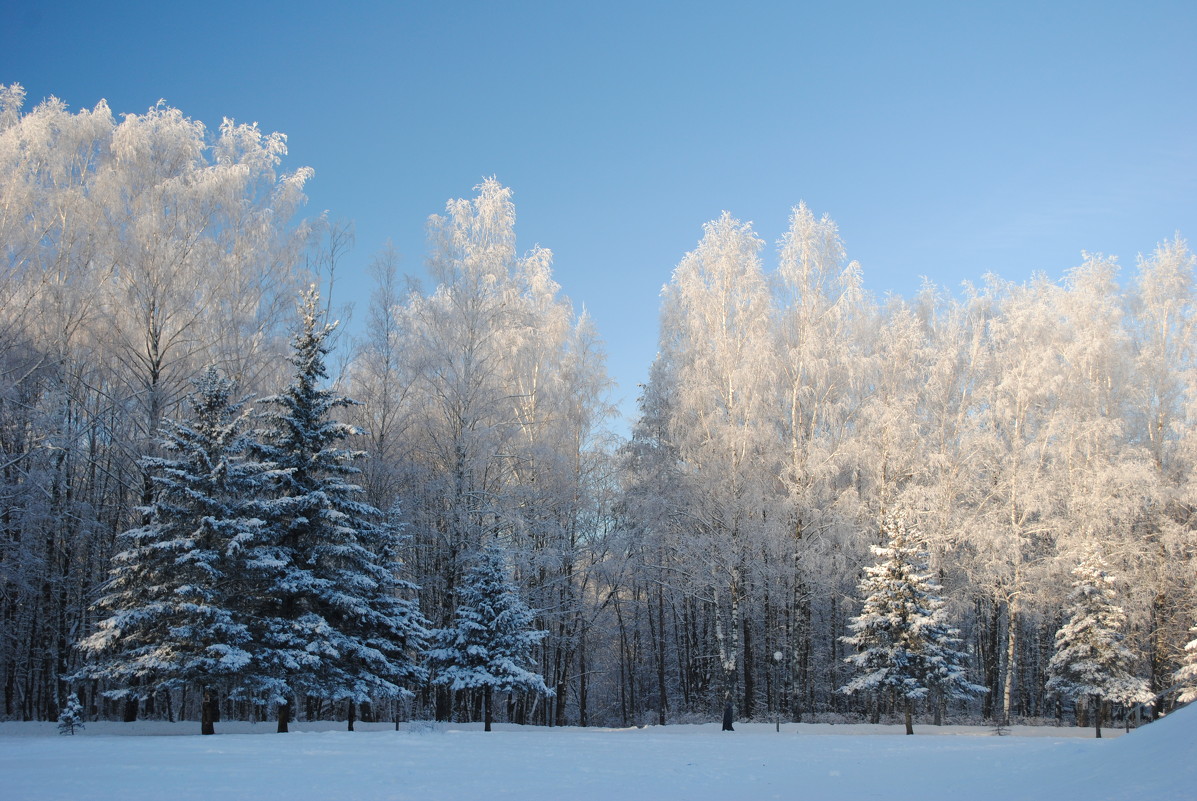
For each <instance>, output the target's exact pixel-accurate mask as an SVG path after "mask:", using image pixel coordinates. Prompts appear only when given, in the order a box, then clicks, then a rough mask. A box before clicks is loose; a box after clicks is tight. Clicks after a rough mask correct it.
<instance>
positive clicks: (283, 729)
mask: <svg viewBox="0 0 1197 801" xmlns="http://www.w3.org/2000/svg"><path fill="white" fill-rule="evenodd" d="M290 722H291V701H290V699H288V700H286V701H283V702H282V703H281V704H279V705H278V733H279V734H286V733H287V732H289V731H290V730H291V729H290V728H289V727H288V724H289V723H290Z"/></svg>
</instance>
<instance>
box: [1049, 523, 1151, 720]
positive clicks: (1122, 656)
mask: <svg viewBox="0 0 1197 801" xmlns="http://www.w3.org/2000/svg"><path fill="white" fill-rule="evenodd" d="M1072 574H1073V575H1074V576H1076V580H1075V581H1074V582H1073V583H1072V588H1073V589H1072V595H1071V596H1070V598H1069V601H1070V608H1069V610H1068V620H1067V621H1066V622H1065V623H1064V625H1063V626H1061V627H1060V629H1059V630H1058V631H1056V652H1055V653H1054V654H1053V655H1052V659H1051V662H1049V663H1048V666H1047V673H1048V680H1047V690H1048V692H1050V693H1052V694H1053V695H1056V696H1058V697H1059V698H1060V699H1061V700H1067V701H1073V702H1075V704H1076V708H1077V718H1078V721H1080V720H1083V719H1084V716H1085V713H1086V709H1087V707H1089V706H1090V705H1092V708H1091V710H1090V711H1091V713H1092V715H1093V727H1094V731H1095V733H1096V736H1097V737H1101V722H1102V717H1103V715H1104V714H1105V709H1106V706H1107V704H1109V703H1117V704H1123V705H1126V706H1130V705H1133V704H1146V703H1150V702H1151V701H1153V700H1154V696H1153V694H1152V692H1151V690H1150V689H1149V688H1148V686H1147V682H1146V681H1144V680H1143V679H1141V678H1139V677H1138V676H1137V675H1135V657H1134V654H1132V653H1131V651H1130V649H1129V648H1127V647H1126V644H1125V642H1124V639H1125V635H1124V633H1123V631H1124V629H1125V628H1126V612H1124V611H1123V609H1122V607H1121V606H1119V605H1118V603H1117V596H1118V593H1117V590H1116V589H1115V585H1116V583H1117V582H1116V580H1115V578H1114V576H1113V575H1111V574H1110V571H1109V567H1108V565H1107V564H1106V561H1105V559H1104V558H1103V557H1102V555H1101V552H1100V550H1099V549H1098V548H1096V547H1093V546H1090V549H1089V551H1088V552H1087V553H1086V554H1085V556H1084V557H1083V558H1082V560H1081V562H1080V563H1079V564H1078V565H1077V566H1076V567H1075V568H1073V570H1072Z"/></svg>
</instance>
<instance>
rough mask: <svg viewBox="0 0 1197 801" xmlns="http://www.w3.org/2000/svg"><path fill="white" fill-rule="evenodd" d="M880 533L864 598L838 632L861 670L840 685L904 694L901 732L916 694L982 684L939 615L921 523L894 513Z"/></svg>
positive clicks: (973, 691) (963, 691)
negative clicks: (973, 678) (844, 631)
mask: <svg viewBox="0 0 1197 801" xmlns="http://www.w3.org/2000/svg"><path fill="white" fill-rule="evenodd" d="M883 533H884V534H885V536H886V537H887V540H888V541H887V543H886V544H885V545H882V546H874V547H873V553H874V554H876V556H877V557H878V561H877V564H876V565H874V566H872V567H866V568H865V578H864V579H863V580H862V581H861V583H860V592H861V595H863V596H864V602H863V606H862V608H861V611H860V614H859V615H857V616H856V617H854V618H853V619H852V622H851V623H850V624H849V628H850V629H851V630H852V634H851V635H848V636H846V637H844V638H843V640H844V642H845V643H846V644H848V645H853V646H855V647H856V649H857V653H856V654H855V655H853V656H850V657H848V658H847V660H846V661H847V662H848V663H849V664H851V665H853V666H854V667H855V668H856V669H857V671H858V673H859V675H857V676H856V677H855V678H854V679H852V680H851V681H849V682H848V683H847V684H845V685H844V686H843V687H841V688H840V691H841V692H844V693H848V694H852V693H857V692H872V693H875V694H876V695H877V696H878V701H880V700H882V699H885V698H888V699H890V700H892V701H901V703H902V706H903V712H904V715H905V721H906V733H907V734H914V726H913V722H912V716H913V709H914V702H915V701H917V700H919V699H922V698H925V697H927V695H928V693H929V692H931V691H932V690H934V691H936V692H939V693H942V694H944V695H946V696H950V697H954V698H969V697H972V696H975V695H979V694H981V693H983V692H984V691H985V689H984V688H983V687H980V686H978V685H976V684H973V683H971V682H970V681H968V679H967V677H966V673H965V661H966V660H967V655H966V654H965V653H963V652H961V651H958V650H956V647H955V646H956V644H957V643H958V642H959V641H960V640H959V638H958V637H957V631H956V629H954V628H952V627H951V626H949V625H947V623H946V622H945V621H944V604H943V600H942V598H940V597H939V591H940V588H939V586H938V584H937V583H936V582H935V581H934V580H933V579H932V577H931V575H930V573H929V572H928V571H927V564H926V556H925V553H924V551H923V546H922V543H921V542H920V537H921V535H920V533H919V531H918V530H917V529H914V528H912V527H910V526H908V525H907V523H906V520H905V519H904V518H903V516H902V515H900V514H891V515H890V516H888V517H887V518H886V520H885V521H884V524H883Z"/></svg>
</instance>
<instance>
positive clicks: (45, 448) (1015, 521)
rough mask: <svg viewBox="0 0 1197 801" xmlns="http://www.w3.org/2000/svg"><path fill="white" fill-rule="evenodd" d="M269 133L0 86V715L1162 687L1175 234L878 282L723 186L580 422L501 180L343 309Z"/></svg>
mask: <svg viewBox="0 0 1197 801" xmlns="http://www.w3.org/2000/svg"><path fill="white" fill-rule="evenodd" d="M286 157H287V146H286V138H285V137H284V136H283V135H281V134H277V133H272V134H267V133H263V132H262V131H260V130H259V129H258V128H257V126H256V125H244V124H237V123H234V122H232V121H229V120H226V121H224V123H223V124H221V125H220V126H219V127H218V128H217V129H215V130H209V129H207V128H206V127H205V126H204V125H203V124H201V123H199V122H197V121H195V120H192V119H190V118H188V117H187V116H186V115H185V114H184V113H183V112H182V111H180V110H178V109H175V108H171V107H170V106H168V105H166V104H159V105H158V106H156V107H154V108H151V109H149V110H147V111H146V112H144V113H139V114H125V115H114V114H113V113H112V112H111V110H110V109H109V108H108V106H107V105H106V104H105V103H104V102H101V103H99V104H98V105H97V106H95V107H94V108H93V109H90V110H82V111H78V112H72V111H70V110H69V109H68V108H67V107H66V105H65V104H64V103H62V102H61V101H58V100H55V99H50V100H47V101H45V102H42V103H40V104H38V105H36V106H35V107H33V108H30V109H26V108H25V102H24V92H23V90H22V89H21V87H19V86H17V85H11V86H5V87H0V248H2V249H3V260H2V262H0V269H3V271H4V272H3V275H2V276H0V620H2V623H0V626H2V628H0V682H2V684H3V703H4V706H3V710H2V713H0V714H3V716H4V717H5V718H6V719H12V720H55V719H58V718H59V717H60V715H62V714H63V713H64V710H68V709H69V710H72V711H71V715H72V716H75V717H80V713H79V711H78V709H79V707H77V706H76V704H77V703H81V708H82V710H83V712H82V714H81V718H83V719H94V718H96V717H99V718H105V719H117V720H119V719H125V720H132V719H135V718H137V717H160V718H171V719H189V720H199V721H202V725H203V727H204V729H205V731H210V730H211V728H212V726H213V724H214V722H215V721H217V720H219V719H222V718H223V719H234V718H235V719H254V720H277V721H278V725H279V728H280V730H285V729H286V724H287V721H288V720H296V719H302V720H312V719H318V718H324V719H336V720H348V721H349V726H350V727H352V725H353V721H354V719H355V718H358V719H369V720H390V719H396V720H398V719H412V718H437V719H441V720H445V719H457V720H485V721H486V722H487V724H488V726H489V723H490V721H491V720H492V719H494V720H503V721H512V722H519V723H528V724H539V725H548V726H557V725H580V726H587V725H604V726H607V725H621V726H630V725H642V724H667V723H672V722H681V721H694V720H703V721H707V720H718V719H719V717H720V716H721V715H722V714H723V712H724V709H725V707H727V706H729V705H730V707H731V710H732V714H733V716H734V718H735V719H737V720H753V719H756V720H773V719H774V716H780V717H781V718H782V719H785V720H829V721H839V720H859V719H862V718H870V719H874V720H877V719H882V718H886V719H895V720H897V719H900V718H901V717H903V716H904V717H905V720H906V724H907V728H908V730H909V726H910V721H911V718H912V716H913V717H918V718H920V719H924V720H926V721H928V722H929V721H932V720H934V721H936V722H939V721H942V720H944V719H968V720H977V721H979V720H985V721H993V722H1005V723H1008V722H1010V721H1012V720H1055V721H1065V722H1068V723H1072V722H1078V723H1082V724H1084V725H1090V726H1092V725H1094V723H1095V722H1096V724H1097V725H1098V727H1100V725H1101V721H1102V718H1103V716H1105V717H1106V719H1107V720H1115V719H1122V718H1124V717H1125V716H1128V715H1131V716H1147V717H1150V716H1152V715H1154V714H1156V713H1158V712H1160V711H1165V710H1166V709H1168V708H1170V707H1171V706H1172V705H1174V704H1175V703H1177V702H1178V701H1184V700H1189V699H1190V698H1191V697H1192V696H1194V695H1197V689H1195V688H1197V640H1195V639H1194V636H1195V635H1194V631H1193V627H1194V624H1195V623H1197V591H1195V589H1194V588H1195V587H1197V581H1195V579H1197V573H1195V571H1197V516H1195V511H1197V478H1195V475H1197V474H1195V472H1194V468H1195V467H1197V369H1195V368H1197V352H1195V346H1197V332H1195V330H1194V327H1195V326H1197V285H1195V283H1194V273H1193V270H1194V261H1195V260H1194V256H1193V254H1192V253H1191V252H1190V251H1189V249H1188V247H1187V245H1186V243H1185V242H1184V240H1183V239H1181V238H1180V236H1179V234H1176V235H1174V238H1173V239H1171V240H1168V241H1165V242H1163V243H1162V244H1160V245H1158V246H1156V247H1155V249H1154V250H1150V251H1148V253H1149V255H1146V256H1144V257H1141V258H1140V259H1139V261H1138V263H1137V264H1135V265H1134V266H1133V267H1131V268H1123V267H1121V266H1120V265H1119V264H1117V263H1116V262H1115V261H1114V260H1112V259H1108V258H1105V257H1103V256H1101V255H1096V254H1087V255H1086V256H1085V257H1084V258H1083V259H1081V260H1080V261H1081V262H1082V263H1081V264H1080V266H1071V265H1060V275H1062V276H1063V277H1062V278H1060V279H1058V280H1057V279H1055V278H1052V277H1049V276H1037V277H1035V278H1033V279H1031V280H1029V281H1027V282H1024V283H1012V282H1009V281H1006V280H1003V279H1002V278H1001V277H999V276H996V275H984V276H978V279H977V282H976V283H975V284H974V285H973V286H971V287H967V288H966V289H965V290H964V291H962V292H960V293H958V294H953V293H950V292H947V291H945V290H943V289H941V288H939V287H935V286H926V287H924V289H923V290H922V291H921V292H919V293H918V294H917V295H916V296H914V297H911V298H902V297H892V296H891V297H884V298H877V297H874V296H872V295H870V293H869V292H867V291H866V289H865V279H864V268H862V266H861V265H859V264H857V263H856V262H853V261H850V260H849V259H848V256H847V251H846V248H845V245H844V243H843V242H842V241H841V238H840V235H839V232H838V229H837V227H836V224H835V223H834V222H833V221H832V220H831V219H830V218H829V217H827V216H818V215H816V214H815V213H814V212H812V211H811V209H810V208H808V207H807V206H806V205H804V204H800V205H798V206H797V207H795V208H794V209H793V211H792V214H791V216H790V221H789V228H788V230H787V231H786V232H785V233H784V235H783V236H782V237H781V238H780V240H779V241H778V242H777V243H776V244H775V245H770V244H768V243H766V242H765V241H764V240H762V239H761V238H760V236H758V235H757V233H756V232H755V231H754V230H753V228H752V225H751V224H750V223H746V222H743V221H740V220H737V219H735V218H734V217H732V216H731V215H730V214H724V215H723V216H722V217H720V218H718V219H716V220H713V221H710V222H708V223H707V224H706V225H705V226H703V227H702V228H701V231H700V232H699V233H700V238H699V239H698V240H697V242H696V245H695V247H694V249H693V250H692V251H690V252H689V253H685V254H679V259H680V260H679V262H678V263H677V265H676V268H675V269H674V271H673V273H672V278H671V279H670V281H669V283H668V284H667V285H666V286H665V288H664V289H663V291H662V295H661V316H660V340H659V347H658V352H657V357H656V359H655V361H654V363H653V364H652V367H651V371H650V373H649V379H648V381H647V382H646V383H645V385H644V386H642V387H641V388H640V390H639V401H638V403H639V417H638V419H637V420H636V421H635V422H634V423H633V424H632V427H631V431H630V435H629V436H627V437H622V436H620V435H618V434H617V433H616V431H617V430H618V429H617V426H616V425H615V420H614V417H615V410H614V408H613V406H612V405H611V401H610V397H611V390H612V386H611V381H610V380H609V378H608V376H607V374H606V371H605V359H604V351H603V344H602V340H601V337H600V332H598V331H597V330H596V328H595V326H594V324H593V323H592V321H591V320H590V319H589V318H588V317H587V316H586V315H585V314H584V313H579V312H578V311H577V310H576V309H575V306H574V305H573V303H572V302H571V301H570V300H569V299H567V298H566V297H564V296H563V295H562V293H561V292H560V288H559V287H558V286H557V284H556V283H555V282H554V280H553V274H552V254H551V252H550V251H548V250H546V249H542V248H535V249H532V250H530V251H527V252H521V251H520V250H519V249H518V247H517V244H516V225H515V222H516V214H515V206H514V203H513V200H512V192H511V190H510V189H509V188H507V187H504V186H503V185H501V184H500V183H499V182H498V181H497V180H495V179H486V180H484V181H482V183H481V184H480V185H479V186H477V187H475V189H474V192H475V194H474V195H473V196H472V197H469V198H467V199H459V200H451V201H449V202H448V204H447V205H446V207H445V209H444V210H443V212H442V213H440V214H437V215H433V216H432V217H430V219H429V222H428V248H429V251H428V274H429V278H430V281H429V285H428V286H422V285H421V283H420V282H418V281H415V280H414V279H409V278H407V277H405V276H404V275H402V274H401V273H400V272H399V262H398V257H397V255H396V254H395V253H394V252H391V251H383V252H381V253H379V254H377V255H376V256H375V257H374V258H373V259H372V262H371V271H372V278H373V286H374V289H373V294H372V297H371V298H370V299H369V301H368V303H365V302H363V303H362V304H361V306H362V308H363V311H362V312H360V314H361V316H362V318H363V319H362V320H360V321H359V323H360V324H359V327H358V328H359V330H357V331H355V332H354V333H353V334H350V333H348V332H346V331H344V330H342V329H341V328H339V327H338V326H337V325H336V319H335V318H336V315H337V309H338V305H337V304H338V303H339V302H340V298H338V296H337V288H338V282H337V280H336V279H337V278H338V274H337V267H338V264H339V263H343V261H344V256H345V252H346V249H347V247H348V244H349V242H348V237H347V235H346V231H345V229H344V228H343V227H342V226H339V225H337V224H333V223H331V222H330V221H329V219H328V218H327V217H324V216H314V217H304V216H303V206H304V201H305V196H304V192H305V182H306V181H307V180H308V179H309V177H310V175H311V170H310V169H308V168H306V167H297V168H290V169H288V168H286V167H284V161H285V160H286ZM699 222H700V221H695V224H696V231H698V223H699ZM1163 235H1164V236H1167V235H1169V232H1163ZM1081 244H1083V243H1081ZM1145 247H1147V248H1150V247H1151V244H1150V243H1145ZM1070 267H1071V269H1069V268H1070Z"/></svg>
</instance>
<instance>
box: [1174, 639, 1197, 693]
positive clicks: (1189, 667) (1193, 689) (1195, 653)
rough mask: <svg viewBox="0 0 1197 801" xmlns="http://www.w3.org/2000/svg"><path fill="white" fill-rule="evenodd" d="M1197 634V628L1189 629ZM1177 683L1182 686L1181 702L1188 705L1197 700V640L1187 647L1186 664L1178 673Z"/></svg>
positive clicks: (1191, 641)
mask: <svg viewBox="0 0 1197 801" xmlns="http://www.w3.org/2000/svg"><path fill="white" fill-rule="evenodd" d="M1189 630H1190V631H1191V632H1193V633H1194V634H1197V626H1194V627H1193V628H1191V629H1189ZM1175 680H1176V683H1177V684H1179V685H1180V699H1179V700H1180V702H1181V703H1182V704H1187V703H1188V702H1189V701H1193V700H1197V638H1194V639H1192V640H1189V642H1188V644H1187V645H1185V658H1184V664H1182V665H1181V666H1180V669H1179V670H1177V671H1176V679H1175Z"/></svg>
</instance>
